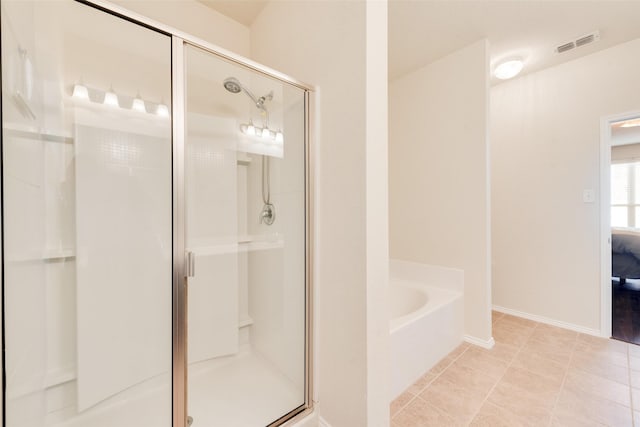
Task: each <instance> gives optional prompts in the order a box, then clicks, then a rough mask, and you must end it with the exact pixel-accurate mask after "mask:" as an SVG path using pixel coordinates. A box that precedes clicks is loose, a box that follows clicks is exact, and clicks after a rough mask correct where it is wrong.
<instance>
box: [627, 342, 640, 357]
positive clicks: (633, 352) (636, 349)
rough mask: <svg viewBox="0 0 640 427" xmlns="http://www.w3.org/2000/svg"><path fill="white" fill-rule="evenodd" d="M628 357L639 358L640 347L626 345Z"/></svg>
mask: <svg viewBox="0 0 640 427" xmlns="http://www.w3.org/2000/svg"><path fill="white" fill-rule="evenodd" d="M628 349H629V356H635V357H640V345H637V344H628Z"/></svg>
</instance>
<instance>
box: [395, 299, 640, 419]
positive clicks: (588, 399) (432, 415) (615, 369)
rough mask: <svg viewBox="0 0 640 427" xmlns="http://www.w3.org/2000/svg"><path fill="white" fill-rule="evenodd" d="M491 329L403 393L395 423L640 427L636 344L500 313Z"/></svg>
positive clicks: (639, 355) (638, 350) (639, 365)
mask: <svg viewBox="0 0 640 427" xmlns="http://www.w3.org/2000/svg"><path fill="white" fill-rule="evenodd" d="M493 330H494V338H495V340H496V345H495V347H494V348H493V349H491V350H486V349H483V348H479V347H477V346H473V345H470V344H469V343H466V342H465V343H463V344H461V345H460V346H458V347H457V348H456V349H455V350H453V351H452V352H450V353H449V354H448V355H447V356H446V357H444V358H443V359H442V360H440V362H438V363H437V364H436V365H435V366H434V367H433V368H432V369H431V370H430V371H429V372H427V373H426V374H424V375H423V376H422V377H420V378H419V379H418V380H417V381H416V382H415V383H414V384H412V385H411V386H410V387H408V388H407V389H406V390H405V391H404V392H403V393H402V394H401V395H400V396H398V397H397V398H396V399H395V400H394V401H393V402H392V403H391V427H409V426H416V427H417V426H457V425H460V426H529V425H535V426H538V425H540V426H554V427H556V426H602V425H607V426H616V427H618V426H630V427H631V426H633V425H635V426H640V347H639V346H635V345H633V344H627V343H624V342H621V341H615V340H610V339H605V338H599V337H594V336H592V335H586V334H582V333H578V332H575V331H571V330H567V329H562V328H558V327H555V326H550V325H546V324H542V323H538V322H534V321H532V320H528V319H523V318H520V317H515V316H511V315H508V314H503V313H499V312H495V311H494V312H493ZM634 421H635V424H634Z"/></svg>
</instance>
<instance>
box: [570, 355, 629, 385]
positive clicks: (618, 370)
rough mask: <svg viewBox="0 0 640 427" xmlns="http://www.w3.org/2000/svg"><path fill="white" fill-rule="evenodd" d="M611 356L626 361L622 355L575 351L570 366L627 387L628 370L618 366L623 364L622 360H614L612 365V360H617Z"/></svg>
mask: <svg viewBox="0 0 640 427" xmlns="http://www.w3.org/2000/svg"><path fill="white" fill-rule="evenodd" d="M613 354H616V355H618V356H619V358H622V359H624V360H626V355H623V354H622V353H606V354H602V353H600V352H593V353H589V352H581V351H578V350H576V352H575V353H574V354H573V357H572V358H571V363H570V366H571V367H572V368H577V369H580V370H582V371H586V372H589V373H592V374H595V375H598V376H601V377H604V378H607V379H610V380H613V381H616V382H619V383H621V384H625V385H629V368H628V367H626V366H620V364H622V363H624V360H616V361H615V363H614V362H613V361H612V359H618V357H611V356H612V355H613Z"/></svg>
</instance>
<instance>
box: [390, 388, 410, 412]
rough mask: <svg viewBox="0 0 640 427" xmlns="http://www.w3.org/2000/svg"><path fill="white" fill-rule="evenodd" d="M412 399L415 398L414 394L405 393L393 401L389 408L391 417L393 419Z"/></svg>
mask: <svg viewBox="0 0 640 427" xmlns="http://www.w3.org/2000/svg"><path fill="white" fill-rule="evenodd" d="M414 397H416V396H415V394H413V393H411V392H410V391H405V392H404V393H402V394H401V395H400V396H398V397H396V398H395V399H393V402H391V407H390V412H391V417H392V418H393V417H394V416H395V415H396V414H397V413H398V412H400V410H401V409H402V408H404V407H405V406H407V404H408V403H409V402H411V400H412V399H413V398H414Z"/></svg>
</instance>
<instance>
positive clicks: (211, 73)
mask: <svg viewBox="0 0 640 427" xmlns="http://www.w3.org/2000/svg"><path fill="white" fill-rule="evenodd" d="M185 62H186V117H185V122H186V132H185V134H186V135H185V163H186V165H185V185H186V190H185V199H186V249H187V251H189V252H190V253H191V255H192V256H193V257H195V274H194V275H193V277H190V278H189V279H188V405H187V406H188V413H189V415H190V416H191V417H192V418H193V426H194V427H197V426H238V427H255V426H266V425H270V424H271V423H273V422H275V421H276V420H278V419H281V418H282V417H284V416H286V415H287V414H290V413H292V411H295V410H297V409H298V410H299V409H300V408H302V407H303V406H304V404H305V402H306V400H305V399H306V394H305V390H306V387H307V378H306V376H305V368H306V354H305V348H306V346H305V345H306V341H305V340H306V332H305V330H306V313H305V306H306V293H305V288H306V279H305V277H306V267H305V262H306V240H305V239H306V237H305V236H306V235H305V233H306V218H305V212H306V211H305V132H304V129H305V93H304V90H302V89H299V88H297V87H294V86H292V85H289V84H286V83H283V82H281V81H278V80H276V79H274V78H270V77H267V76H265V75H263V74H261V73H259V72H256V71H254V70H251V69H248V68H246V67H242V66H240V65H238V64H236V63H233V62H230V61H226V60H224V59H222V58H220V57H218V56H216V55H214V54H212V53H210V52H208V51H205V50H202V49H200V48H197V47H193V46H190V45H185Z"/></svg>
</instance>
